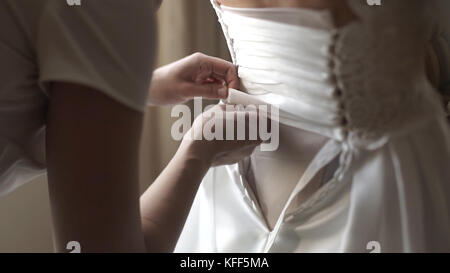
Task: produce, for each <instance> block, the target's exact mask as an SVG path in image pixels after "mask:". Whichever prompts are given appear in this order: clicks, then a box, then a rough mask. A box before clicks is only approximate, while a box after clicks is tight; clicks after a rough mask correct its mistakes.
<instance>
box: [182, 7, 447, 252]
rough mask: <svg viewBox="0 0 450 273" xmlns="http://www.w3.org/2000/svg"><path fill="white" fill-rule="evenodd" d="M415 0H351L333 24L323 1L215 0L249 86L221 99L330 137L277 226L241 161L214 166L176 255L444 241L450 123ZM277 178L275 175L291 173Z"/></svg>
mask: <svg viewBox="0 0 450 273" xmlns="http://www.w3.org/2000/svg"><path fill="white" fill-rule="evenodd" d="M424 2H426V1H418V0H416V1H406V0H395V1H383V2H382V3H383V5H382V6H381V7H373V6H369V5H367V3H366V1H357V0H349V1H348V4H349V6H350V8H351V9H352V11H353V12H354V13H355V14H356V16H357V18H358V19H357V20H355V21H353V22H350V23H349V24H347V25H345V26H343V27H334V25H333V20H332V16H331V14H330V13H329V12H327V11H313V10H307V9H299V8H289V9H288V8H269V9H244V8H230V7H224V6H219V5H217V4H216V3H215V2H214V1H212V3H213V5H214V7H215V9H216V11H217V14H218V17H219V21H220V22H221V24H222V26H223V30H224V33H225V36H226V38H227V41H228V45H229V48H230V51H231V55H232V58H233V61H234V63H235V64H236V65H238V66H239V76H240V78H241V81H242V86H241V89H242V90H244V91H245V92H246V93H245V94H244V93H236V92H235V91H233V92H232V93H231V94H230V99H229V101H228V102H229V103H234V104H240V103H249V102H252V101H254V102H261V101H262V102H265V103H267V104H275V105H276V106H278V107H279V108H280V123H281V124H283V125H285V126H289V127H291V128H298V129H299V130H304V131H307V132H311V133H315V134H317V135H318V136H320V137H321V138H324V139H325V140H326V143H325V144H324V145H320V147H319V148H318V149H317V150H318V151H317V153H316V154H315V155H314V156H313V159H312V160H310V162H309V164H308V165H307V168H305V169H306V170H305V171H304V172H303V174H302V176H301V179H300V180H299V181H298V183H296V184H295V185H294V187H293V190H292V191H291V193H290V195H289V198H288V199H287V202H286V203H285V204H284V206H283V208H282V210H281V213H280V215H279V217H278V220H277V221H276V224H275V225H274V227H273V228H270V227H269V226H268V225H267V222H266V219H265V217H264V215H263V212H262V211H261V207H260V206H259V204H258V201H257V197H256V196H255V195H254V194H253V191H252V190H251V188H250V187H249V183H248V181H247V177H246V175H245V169H246V168H247V167H246V164H245V160H244V161H243V162H241V163H239V164H235V165H230V166H221V167H216V168H212V169H211V170H210V171H209V172H208V174H207V175H206V177H205V178H204V181H203V182H202V185H201V187H200V189H199V191H198V193H197V196H196V198H195V201H194V205H193V207H192V209H191V212H190V215H189V217H188V220H187V223H186V225H185V227H184V230H183V233H182V235H181V237H180V239H179V242H178V245H177V247H176V251H177V252H369V250H368V249H371V247H372V246H376V250H379V251H382V252H438V251H445V252H448V251H450V133H449V129H448V125H447V124H446V120H445V114H444V111H443V107H442V105H441V102H440V100H439V98H438V96H437V92H436V91H435V90H434V89H433V87H432V86H431V84H430V83H429V81H428V80H427V77H426V74H425V70H424V67H425V64H424V59H425V52H424V48H425V43H426V42H427V41H428V40H427V39H428V37H429V35H430V33H429V32H430V31H431V25H432V24H433V21H432V20H431V19H428V18H429V17H427V15H428V13H427V11H426V7H425V6H426V4H424ZM333 163H335V164H333ZM324 170H326V171H328V172H329V171H330V170H332V172H331V175H321V176H320V179H322V180H323V183H321V184H320V187H319V188H318V189H317V190H316V191H315V192H314V193H313V194H312V195H311V196H309V197H308V198H307V199H306V200H304V201H303V202H301V203H299V204H297V203H296V202H294V200H295V199H296V197H297V196H298V195H299V194H300V193H302V191H303V190H304V189H305V188H306V187H307V186H308V185H309V184H310V183H312V181H314V180H315V177H317V176H318V175H319V174H320V173H323V171H324ZM277 175H278V180H279V181H280V186H283V185H282V181H283V179H284V177H285V176H286V175H287V174H285V173H279V174H277Z"/></svg>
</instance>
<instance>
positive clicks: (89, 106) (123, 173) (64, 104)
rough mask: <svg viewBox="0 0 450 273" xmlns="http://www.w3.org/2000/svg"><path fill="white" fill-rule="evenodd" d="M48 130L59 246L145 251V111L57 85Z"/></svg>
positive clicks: (80, 88)
mask: <svg viewBox="0 0 450 273" xmlns="http://www.w3.org/2000/svg"><path fill="white" fill-rule="evenodd" d="M50 97H51V100H50V106H49V112H48V128H47V163H48V183H49V192H50V201H51V207H52V214H53V215H52V216H53V224H54V234H55V247H56V250H57V251H59V252H65V251H66V250H65V248H66V244H67V243H68V242H69V241H78V242H79V243H80V244H81V251H82V252H144V251H145V250H146V249H145V246H144V235H143V232H142V229H141V221H140V215H139V187H138V169H137V168H138V167H137V166H138V149H139V140H140V135H141V128H142V119H143V117H142V116H143V114H142V113H139V112H136V111H133V110H130V109H129V108H127V107H125V106H122V105H121V104H119V103H118V102H116V101H114V100H112V99H110V98H109V97H107V96H105V95H103V94H102V93H100V92H98V91H96V90H92V89H90V88H87V87H84V86H79V85H75V84H64V83H55V84H54V85H53V87H52V91H51V96H50Z"/></svg>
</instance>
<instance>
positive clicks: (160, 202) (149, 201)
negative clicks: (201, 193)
mask: <svg viewBox="0 0 450 273" xmlns="http://www.w3.org/2000/svg"><path fill="white" fill-rule="evenodd" d="M191 149H192V147H191V146H190V145H189V144H188V143H182V144H181V146H180V148H179V149H178V151H177V153H176V155H175V156H174V157H173V159H172V160H171V161H170V163H169V164H168V165H167V167H166V168H165V169H164V171H163V172H162V173H161V174H160V175H159V177H158V178H157V179H156V181H155V182H154V183H153V184H152V185H151V186H150V187H149V188H148V189H147V191H146V192H145V193H144V194H143V195H142V196H141V216H142V226H143V231H144V236H145V241H146V246H147V251H149V252H172V251H173V249H174V248H175V244H176V242H177V240H178V237H179V236H180V233H181V231H182V229H183V226H184V223H185V221H186V218H187V216H188V214H189V210H190V207H191V205H192V203H193V200H194V197H195V194H196V192H197V189H198V187H199V185H200V183H201V181H202V179H203V177H204V175H205V173H206V172H207V170H208V168H209V165H210V164H209V163H208V162H207V161H205V160H204V159H200V157H198V156H195V155H194V154H195V153H193V152H192V150H191Z"/></svg>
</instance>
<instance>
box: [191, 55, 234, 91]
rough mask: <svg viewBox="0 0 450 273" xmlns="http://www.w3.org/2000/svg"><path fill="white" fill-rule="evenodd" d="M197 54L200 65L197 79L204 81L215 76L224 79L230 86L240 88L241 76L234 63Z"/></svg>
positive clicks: (220, 79)
mask: <svg viewBox="0 0 450 273" xmlns="http://www.w3.org/2000/svg"><path fill="white" fill-rule="evenodd" d="M197 56H198V58H197V62H199V66H200V72H199V74H198V77H197V81H201V82H204V81H206V79H207V78H208V77H213V78H215V79H217V80H219V81H223V82H224V83H225V84H226V85H227V86H228V87H231V88H234V89H239V78H238V74H237V68H236V66H235V65H234V64H232V63H230V62H228V61H225V60H222V59H220V58H216V57H211V56H207V55H203V54H199V55H197Z"/></svg>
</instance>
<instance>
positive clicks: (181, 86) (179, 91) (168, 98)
mask: <svg viewBox="0 0 450 273" xmlns="http://www.w3.org/2000/svg"><path fill="white" fill-rule="evenodd" d="M228 88H235V89H238V88H239V79H238V75H237V69H236V67H235V66H234V65H233V64H232V63H230V62H227V61H225V60H222V59H219V58H215V57H210V56H207V55H204V54H202V53H195V54H193V55H190V56H188V57H186V58H183V59H181V60H179V61H176V62H174V63H171V64H168V65H166V66H163V67H161V68H158V69H156V70H155V72H154V73H153V79H152V83H151V87H150V95H149V104H150V105H170V104H179V103H184V102H186V101H188V100H190V99H192V98H194V97H203V98H206V99H225V98H227V97H228Z"/></svg>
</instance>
